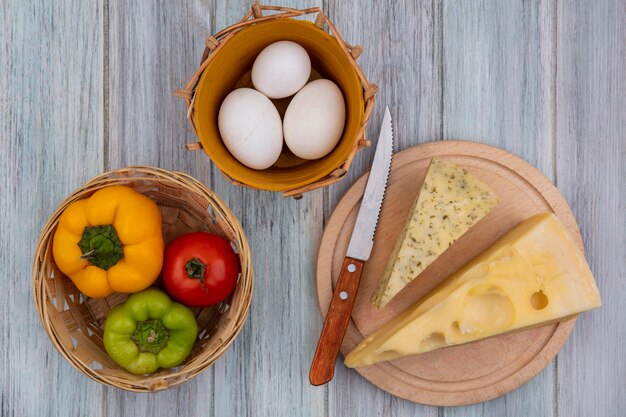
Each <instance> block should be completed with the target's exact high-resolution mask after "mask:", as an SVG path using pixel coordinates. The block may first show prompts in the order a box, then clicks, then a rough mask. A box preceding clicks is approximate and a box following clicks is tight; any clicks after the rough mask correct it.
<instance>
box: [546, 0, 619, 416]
mask: <svg viewBox="0 0 626 417" xmlns="http://www.w3.org/2000/svg"><path fill="white" fill-rule="evenodd" d="M566 4H567V6H566ZM566 4H565V3H559V9H558V23H557V26H558V27H559V36H558V39H557V45H558V55H557V58H558V60H557V74H556V83H557V85H556V91H557V103H558V106H557V120H556V121H557V126H556V135H557V136H556V139H557V140H556V155H557V159H556V172H557V175H556V181H557V185H558V186H559V188H560V189H561V190H562V192H563V193H564V194H565V197H566V198H567V199H568V200H569V201H570V203H571V205H572V207H573V209H574V213H575V214H576V217H577V218H578V222H579V224H580V225H581V229H582V234H583V238H584V240H585V247H586V255H587V259H588V260H589V264H590V266H591V270H592V271H593V273H594V275H595V277H596V280H597V281H598V287H599V289H600V294H602V297H603V301H604V307H602V308H601V309H599V310H598V311H596V312H594V314H589V315H586V316H583V317H581V319H580V320H579V321H580V323H579V324H578V325H577V326H576V329H575V331H574V333H573V334H572V338H571V340H570V342H569V343H568V344H567V345H566V347H565V349H564V352H563V354H562V355H559V362H558V380H557V382H558V385H557V400H558V413H559V415H560V416H592V415H593V416H611V415H621V414H623V413H624V411H623V405H624V385H623V381H625V380H626V363H625V362H624V360H623V358H625V357H626V326H624V323H623V320H624V317H626V304H625V303H624V300H625V299H626V285H624V272H625V271H626V256H625V254H626V180H625V177H626V69H625V68H626V6H625V5H624V2H623V1H599V2H593V3H586V2H575V3H569V2H568V3H566Z"/></svg>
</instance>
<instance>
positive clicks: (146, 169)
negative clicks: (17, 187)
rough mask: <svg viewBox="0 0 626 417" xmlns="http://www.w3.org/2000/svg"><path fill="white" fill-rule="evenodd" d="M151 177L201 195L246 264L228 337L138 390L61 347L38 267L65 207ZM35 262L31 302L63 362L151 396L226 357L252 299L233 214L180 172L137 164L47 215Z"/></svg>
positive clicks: (107, 175)
mask: <svg viewBox="0 0 626 417" xmlns="http://www.w3.org/2000/svg"><path fill="white" fill-rule="evenodd" d="M118 175H119V176H118ZM124 175H126V176H124ZM155 177H156V178H158V179H161V180H169V181H174V183H175V184H176V185H177V186H179V187H181V188H187V189H188V190H190V191H192V192H194V193H196V194H199V195H202V194H205V196H206V197H207V199H208V200H209V206H210V207H211V208H212V209H213V211H214V212H216V213H217V215H218V216H219V217H220V218H221V219H222V220H224V221H225V222H226V223H227V224H228V225H229V226H230V227H232V228H233V231H234V232H235V234H236V240H238V242H239V247H240V256H239V258H240V262H241V258H242V256H241V254H242V253H243V254H244V259H245V264H244V262H241V276H240V277H239V282H240V283H241V287H240V288H241V289H240V291H241V292H242V296H241V300H240V301H241V304H240V305H239V308H238V309H237V310H236V311H234V312H231V314H232V317H229V319H230V321H232V322H233V323H234V324H233V326H232V328H231V329H229V331H228V332H227V333H226V334H224V335H222V337H220V341H219V343H211V342H206V344H205V347H207V348H208V347H210V348H211V352H210V353H209V354H208V355H207V357H206V358H204V359H203V360H202V361H201V362H200V363H199V364H196V365H194V366H192V367H189V368H187V369H185V370H184V372H183V371H181V370H177V371H174V372H168V371H167V370H160V371H158V372H157V373H155V374H152V375H148V376H146V377H144V379H143V380H144V381H151V383H150V384H141V385H140V384H137V383H136V381H135V380H132V379H124V378H122V377H119V376H112V375H105V374H102V373H101V372H98V370H95V369H93V368H91V363H84V362H83V361H82V360H81V359H80V358H79V357H77V356H76V355H74V354H72V351H71V350H68V349H66V348H65V346H64V345H63V343H61V341H60V336H59V334H58V332H57V330H56V328H55V324H54V323H53V321H54V320H53V319H52V318H51V315H50V312H49V308H56V307H54V306H53V305H52V303H51V297H50V294H49V293H48V290H47V288H46V281H47V279H48V277H45V276H43V271H42V268H43V266H44V264H45V263H46V255H48V250H50V248H51V240H52V238H53V232H54V230H55V229H56V226H57V224H58V220H59V218H60V216H61V214H62V212H63V211H64V210H65V208H66V207H67V206H68V205H69V204H71V203H73V202H74V201H77V200H79V199H81V198H84V197H85V196H86V195H87V194H91V193H93V192H94V191H96V190H98V189H100V188H103V187H107V186H110V185H113V184H115V183H116V182H122V181H126V180H147V181H149V180H150V179H151V178H155ZM33 258H34V259H33V269H32V274H33V275H32V277H33V278H32V286H33V299H34V302H35V306H36V309H37V314H38V316H39V320H40V322H41V324H42V326H43V327H44V330H45V331H46V334H47V336H48V338H49V339H50V341H51V342H52V344H53V346H54V347H55V348H56V350H57V351H58V352H59V353H60V354H61V356H63V358H65V360H67V361H68V362H69V363H70V364H71V365H72V366H73V367H74V368H76V369H77V370H78V371H79V372H80V373H82V374H84V375H86V376H88V377H89V378H91V379H93V380H95V381H96V382H99V383H102V384H104V385H108V386H111V387H115V388H120V389H124V390H127V391H134V392H153V391H158V390H162V389H167V388H170V387H173V386H176V385H179V384H181V383H183V382H186V381H188V380H190V379H192V378H193V377H195V376H196V375H197V374H199V373H201V372H203V371H204V370H206V369H208V368H209V367H210V366H211V365H212V364H213V363H214V362H215V361H216V360H217V359H218V358H219V357H220V356H221V355H222V354H224V352H225V351H226V350H227V349H228V348H229V347H230V346H231V345H232V343H233V342H234V340H235V339H236V337H237V336H238V335H239V333H240V332H241V330H242V328H243V326H244V324H245V322H246V320H247V318H248V316H249V312H250V306H251V302H252V296H253V284H254V271H253V265H252V257H251V253H250V244H249V242H248V239H247V236H246V235H245V232H244V230H243V227H242V226H241V223H240V222H239V220H238V219H237V218H236V217H235V215H234V214H233V213H232V211H230V209H229V208H228V206H227V205H226V204H225V203H224V202H223V201H222V200H221V199H220V198H219V197H218V196H217V195H216V194H215V193H214V192H213V191H212V190H210V189H209V188H208V187H207V186H206V185H204V184H203V183H201V182H200V181H199V180H197V179H196V178H194V177H192V176H191V175H189V174H186V173H183V172H178V171H173V170H167V169H164V168H158V167H152V166H144V165H136V166H129V167H125V168H119V169H114V170H110V171H106V172H104V173H102V174H99V175H97V176H95V177H93V178H91V179H90V180H89V181H87V182H86V183H85V184H84V185H82V186H81V187H79V188H77V189H75V190H74V191H73V192H72V193H70V194H69V195H68V196H67V197H66V198H64V199H63V201H62V202H61V203H60V204H59V205H58V206H57V208H56V209H55V210H54V212H53V213H52V214H51V215H50V217H49V218H48V220H47V222H46V225H45V226H44V227H43V229H42V231H41V233H40V235H39V237H38V239H37V245H36V249H35V253H34V256H33ZM50 259H51V262H52V263H54V259H52V258H50ZM223 314H225V313H223ZM92 363H93V362H92ZM129 375H130V374H129Z"/></svg>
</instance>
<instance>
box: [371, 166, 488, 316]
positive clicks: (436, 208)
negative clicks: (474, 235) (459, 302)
mask: <svg viewBox="0 0 626 417" xmlns="http://www.w3.org/2000/svg"><path fill="white" fill-rule="evenodd" d="M497 204H498V197H497V196H496V194H495V193H494V192H493V191H491V190H490V189H489V187H487V186H486V185H485V184H483V183H482V182H480V181H479V180H477V179H476V178H474V177H473V176H472V175H470V174H469V173H468V172H467V171H466V170H464V169H463V168H461V167H459V166H458V165H455V164H453V163H451V162H448V161H446V160H444V159H440V158H433V159H432V160H431V162H430V165H429V166H428V171H427V172H426V178H424V183H423V184H422V188H421V190H420V193H419V195H418V197H417V199H416V200H415V203H414V204H413V208H412V209H411V212H410V213H409V217H408V219H407V221H406V224H405V226H404V229H403V231H402V233H401V234H400V236H399V238H398V240H397V242H396V246H395V247H394V250H393V252H392V255H391V257H390V258H389V263H388V264H387V268H386V269H385V272H384V274H383V277H382V279H381V280H380V282H379V284H378V289H377V290H376V292H375V293H374V295H373V296H372V305H373V306H374V307H378V308H382V307H384V306H385V305H386V304H387V303H388V302H389V300H391V299H392V298H393V297H394V296H395V295H396V294H397V293H399V292H400V290H402V288H404V287H405V286H406V285H407V284H408V283H409V282H411V281H413V280H414V279H415V278H416V277H417V276H418V275H419V274H420V273H421V272H422V271H423V270H424V269H426V267H428V266H429V265H430V264H431V263H433V262H434V260H435V259H437V257H439V255H441V254H442V253H443V252H444V251H445V250H446V249H448V248H449V247H450V246H452V244H453V243H454V242H455V241H456V240H457V239H458V238H460V237H461V236H462V235H463V234H465V232H467V231H468V230H469V229H470V228H471V227H472V226H473V225H474V224H476V223H477V222H478V221H479V220H480V219H482V218H483V217H484V216H486V215H487V213H489V212H490V211H491V210H492V209H493V208H494V207H495V206H496V205H497Z"/></svg>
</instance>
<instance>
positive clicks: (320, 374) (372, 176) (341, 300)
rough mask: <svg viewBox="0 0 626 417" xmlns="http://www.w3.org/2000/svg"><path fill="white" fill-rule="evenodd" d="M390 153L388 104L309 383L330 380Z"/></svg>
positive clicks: (370, 239)
mask: <svg viewBox="0 0 626 417" xmlns="http://www.w3.org/2000/svg"><path fill="white" fill-rule="evenodd" d="M392 154H393V126H392V122H391V113H390V112H389V107H387V108H385V115H384V117H383V122H382V126H381V128H380V134H379V136H378V143H377V144H376V152H375V153H374V162H373V163H372V169H371V170H370V173H369V176H368V178H367V184H366V185H365V191H364V193H363V199H362V201H361V207H360V208H359V214H358V215H357V219H356V222H355V224H354V229H352V236H351V237H350V243H349V245H348V250H347V252H346V256H345V258H344V260H343V265H342V266H341V271H340V273H339V278H338V279H337V285H335V289H334V290H333V297H332V299H331V301H330V307H329V308H328V313H327V314H326V319H325V320H324V327H323V328H322V334H321V335H320V338H319V341H318V343H317V349H316V350H315V356H314V357H313V363H312V364H311V371H310V372H309V381H310V382H311V384H312V385H322V384H325V383H327V382H328V381H330V380H331V379H333V376H334V374H335V362H336V361H337V355H338V354H339V348H340V347H341V343H342V341H343V337H344V336H345V334H346V330H347V328H348V323H349V322H350V316H351V314H352V308H353V307H354V302H355V300H356V294H357V291H358V289H359V283H360V281H361V274H362V273H363V267H364V266H365V261H367V260H368V259H369V257H370V254H371V253H372V248H373V246H374V234H375V233H376V225H377V224H378V217H379V215H380V210H381V207H382V205H383V199H384V197H385V189H386V188H387V179H388V178H389V171H390V169H391V157H392Z"/></svg>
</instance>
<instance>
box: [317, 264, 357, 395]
mask: <svg viewBox="0 0 626 417" xmlns="http://www.w3.org/2000/svg"><path fill="white" fill-rule="evenodd" d="M363 265H364V262H363V261H359V260H357V259H352V258H345V259H344V261H343V265H342V267H341V273H340V275H339V279H338V280H337V285H336V287H335V290H334V291H333V298H332V300H331V301H330V307H329V308H328V313H327V314H326V320H325V321H324V328H323V329H322V334H321V335H320V339H319V342H318V343H317V349H316V350H315V356H313V363H312V364H311V372H310V373H309V381H310V382H311V384H312V385H322V384H325V383H327V382H328V381H330V380H331V379H333V375H334V374H335V362H336V361H337V355H338V354H339V348H341V343H342V341H343V337H344V336H345V334H346V329H347V328H348V323H350V315H351V313H352V308H353V307H354V301H355V300H356V294H357V290H358V288H359V282H360V281H361V273H362V272H363Z"/></svg>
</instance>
